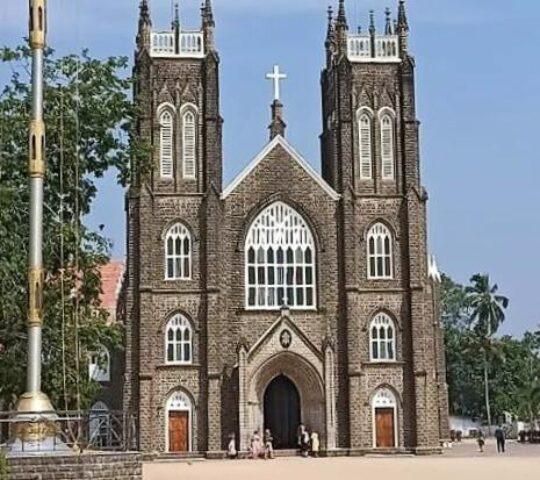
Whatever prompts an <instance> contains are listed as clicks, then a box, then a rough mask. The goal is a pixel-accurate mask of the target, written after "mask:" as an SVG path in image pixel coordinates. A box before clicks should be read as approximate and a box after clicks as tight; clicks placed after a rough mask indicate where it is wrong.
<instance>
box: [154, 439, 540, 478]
mask: <svg viewBox="0 0 540 480" xmlns="http://www.w3.org/2000/svg"><path fill="white" fill-rule="evenodd" d="M508 447H509V448H508V452H507V454H505V455H497V453H496V451H495V450H496V449H495V447H494V445H493V443H492V442H488V444H487V446H486V452H485V453H484V454H480V453H478V452H477V450H476V447H475V445H474V444H470V443H466V444H462V445H458V446H455V447H454V448H452V449H451V450H449V451H447V452H446V453H445V455H443V456H437V457H412V456H407V457H391V458H389V457H359V458H333V459H303V458H283V459H277V460H269V461H264V460H240V461H194V462H192V463H153V464H148V465H145V467H144V480H214V479H216V480H229V479H230V480H289V479H291V480H293V479H294V480H304V479H305V480H353V479H354V480H360V479H366V478H374V479H378V480H392V479H396V478H397V479H399V480H424V479H426V480H457V479H459V480H469V479H471V480H513V479H519V480H533V479H534V480H539V479H540V445H537V446H521V445H517V444H509V446H508Z"/></svg>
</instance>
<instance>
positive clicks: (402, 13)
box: [398, 0, 409, 32]
mask: <svg viewBox="0 0 540 480" xmlns="http://www.w3.org/2000/svg"><path fill="white" fill-rule="evenodd" d="M398 28H399V30H402V31H405V32H408V31H409V22H408V20H407V10H406V8H405V0H399V8H398Z"/></svg>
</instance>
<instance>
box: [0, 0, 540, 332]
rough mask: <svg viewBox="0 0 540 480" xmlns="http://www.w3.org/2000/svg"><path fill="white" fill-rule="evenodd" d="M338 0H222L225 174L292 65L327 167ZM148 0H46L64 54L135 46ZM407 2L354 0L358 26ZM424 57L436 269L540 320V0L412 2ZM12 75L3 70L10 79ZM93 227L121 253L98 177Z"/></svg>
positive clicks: (298, 139) (160, 11)
mask: <svg viewBox="0 0 540 480" xmlns="http://www.w3.org/2000/svg"><path fill="white" fill-rule="evenodd" d="M329 3H334V4H335V3H337V0H214V7H215V8H214V9H215V14H216V20H217V43H218V47H219V51H220V54H221V59H222V69H221V73H222V84H221V89H222V90H221V93H222V115H223V117H224V118H225V144H224V149H225V179H226V180H227V181H229V180H230V179H231V178H232V177H233V176H234V175H235V174H236V173H238V172H239V171H240V170H241V169H242V167H243V166H245V165H246V163H248V162H249V160H250V159H251V158H252V157H253V156H254V155H255V154H256V153H257V152H258V151H259V150H260V149H262V147H263V146H264V144H265V142H266V141H267V128H266V127H267V124H268V121H269V104H270V102H271V100H272V91H271V84H270V83H269V82H268V81H266V80H265V78H264V76H265V73H266V72H268V71H270V69H271V67H272V65H273V64H274V63H279V64H280V65H281V66H282V68H283V69H284V70H285V71H286V73H287V74H288V75H289V79H288V80H287V81H286V82H285V85H284V87H283V88H284V93H283V99H284V103H285V113H286V118H287V122H288V125H289V128H288V132H287V133H288V138H289V140H290V141H291V142H292V143H293V144H294V145H295V146H296V147H297V148H298V150H300V151H301V152H302V153H303V154H304V155H305V156H306V158H307V159H308V160H309V161H310V162H311V163H312V164H313V165H314V167H315V168H317V169H319V166H320V154H319V141H318V135H319V133H320V131H321V115H320V88H319V75H320V70H321V68H322V66H323V60H324V50H323V42H324V34H325V31H326V13H325V11H326V8H327V6H328V4H329ZM137 4H138V0H113V1H111V0H49V9H50V13H49V28H50V44H51V45H52V46H53V47H54V48H56V49H57V50H58V51H59V52H60V53H67V52H73V51H77V50H80V49H81V48H82V47H88V48H90V51H91V53H92V54H93V55H95V56H99V57H105V56H109V55H127V56H130V57H132V54H133V47H134V35H135V30H136V26H137V13H138V8H137ZM396 4H397V0H347V8H348V15H349V23H350V25H351V26H355V25H357V24H358V22H359V21H361V23H362V24H363V25H364V26H365V25H366V22H367V18H368V11H369V9H370V8H375V9H376V10H377V14H378V22H379V26H380V28H382V23H383V10H384V8H385V7H386V6H390V7H391V8H392V9H393V10H395V6H396ZM151 5H152V13H153V18H154V26H155V27H156V28H164V27H167V26H168V24H169V22H170V12H171V0H151ZM199 6H200V0H183V1H181V9H182V20H183V23H184V24H185V26H186V27H188V28H189V27H197V26H198V25H199V17H198V8H199ZM26 8H27V2H25V1H14V0H11V1H5V0H4V1H2V2H1V4H0V44H8V45H15V44H17V42H18V41H19V40H20V39H21V38H22V37H23V36H24V35H25V34H26V22H27V20H26ZM408 11H409V21H410V24H411V49H412V51H413V53H414V54H415V56H416V59H417V66H418V68H417V98H418V113H419V118H420V120H421V121H422V131H421V133H422V135H421V141H422V145H421V151H422V171H423V182H424V184H425V185H426V187H427V188H428V191H429V192H430V205H429V220H430V222H429V232H430V246H431V249H432V251H433V252H435V253H436V254H437V257H438V261H439V264H440V267H441V269H442V270H443V271H445V272H447V273H448V274H450V275H451V276H452V277H454V278H455V279H456V280H459V281H462V282H466V281H467V280H468V278H469V277H470V276H471V274H473V273H475V272H489V273H490V274H491V276H492V279H493V280H495V281H497V282H498V283H499V286H500V289H501V291H502V292H503V293H504V294H506V295H508V296H509V297H510V299H511V306H510V308H509V311H508V318H507V323H506V325H505V326H504V328H503V331H505V332H512V333H518V334H519V333H521V332H523V331H524V330H525V329H532V328H535V327H536V326H537V325H538V324H539V323H540V315H539V313H538V311H539V310H540V308H539V307H540V294H539V293H538V292H537V288H538V286H539V282H538V272H539V270H540V260H539V259H540V255H539V251H538V248H537V246H538V237H539V236H540V213H539V206H540V188H539V182H538V177H539V176H540V162H539V158H538V157H539V155H538V147H537V138H538V136H539V135H540V134H539V133H538V132H539V125H540V119H539V114H538V112H540V94H539V93H538V85H540V64H539V63H538V61H537V59H538V52H537V46H538V45H540V29H539V28H538V21H539V19H540V2H538V0H519V1H512V2H508V1H507V0H474V2H471V1H470V0H409V1H408ZM8 73H9V72H6V71H4V72H0V81H2V80H5V78H6V76H7V74H8ZM100 186H101V189H100V196H99V199H98V201H97V203H96V205H95V212H94V214H93V215H92V218H91V222H92V223H93V224H96V225H97V224H99V223H105V224H106V233H107V235H108V236H110V237H111V238H112V239H113V240H114V243H115V247H114V255H115V256H116V257H122V256H123V252H124V212H123V206H124V201H123V192H122V190H121V189H119V188H118V187H117V186H116V185H115V182H114V177H113V176H112V175H111V176H110V178H107V179H105V180H104V181H103V182H101V184H100Z"/></svg>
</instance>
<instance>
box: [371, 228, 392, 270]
mask: <svg viewBox="0 0 540 480" xmlns="http://www.w3.org/2000/svg"><path fill="white" fill-rule="evenodd" d="M367 246H368V251H367V256H368V278H371V279H390V278H393V276H394V274H393V263H394V262H393V258H392V257H393V253H392V234H391V233H390V230H389V229H388V228H387V227H386V226H385V225H383V224H382V223H376V224H375V225H373V227H371V229H370V230H369V232H368V235H367Z"/></svg>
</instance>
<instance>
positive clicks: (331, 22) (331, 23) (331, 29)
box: [326, 5, 334, 38]
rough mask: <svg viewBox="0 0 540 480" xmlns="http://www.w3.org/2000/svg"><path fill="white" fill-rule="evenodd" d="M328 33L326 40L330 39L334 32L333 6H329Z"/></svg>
mask: <svg viewBox="0 0 540 480" xmlns="http://www.w3.org/2000/svg"><path fill="white" fill-rule="evenodd" d="M327 13H328V32H327V34H326V38H330V37H331V36H332V34H333V32H334V9H333V8H332V5H329V6H328V11H327Z"/></svg>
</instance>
